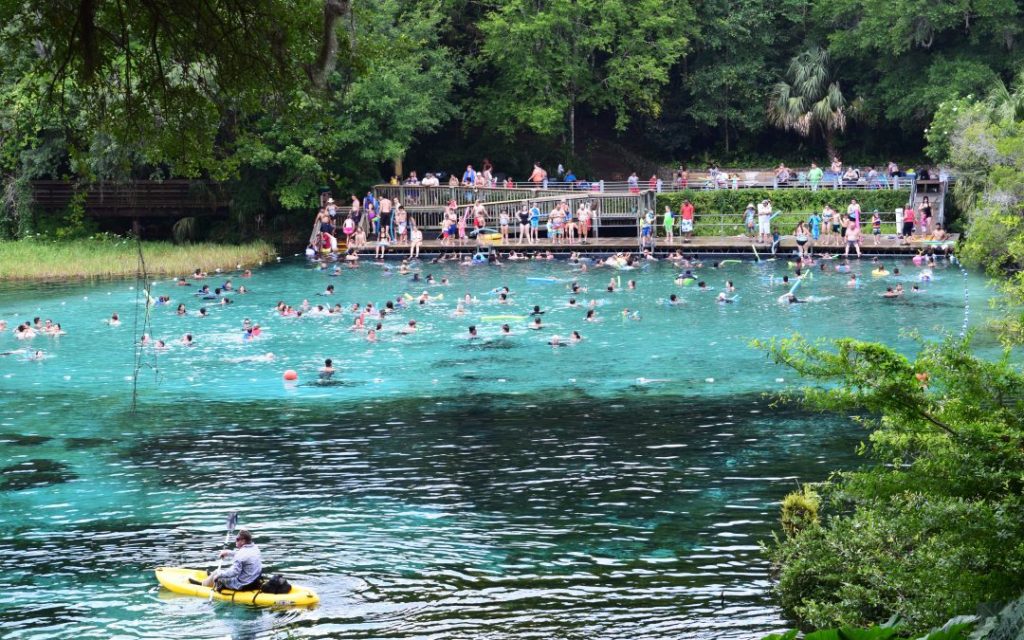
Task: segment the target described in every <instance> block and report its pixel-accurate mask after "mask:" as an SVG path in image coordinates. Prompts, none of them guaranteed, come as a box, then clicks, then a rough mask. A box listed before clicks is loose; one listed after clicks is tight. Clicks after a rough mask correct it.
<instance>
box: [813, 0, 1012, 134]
mask: <svg viewBox="0 0 1024 640" xmlns="http://www.w3.org/2000/svg"><path fill="white" fill-rule="evenodd" d="M1020 11H1021V8H1020V5H1019V3H1017V2H1014V1H1013V0H991V1H986V2H975V1H971V0H953V1H951V2H928V1H927V0H895V1H890V0H833V1H830V2H816V3H814V11H813V23H814V25H815V29H816V31H817V33H818V34H819V35H820V36H821V37H823V38H826V39H827V41H828V50H829V53H831V54H832V58H833V61H834V62H835V64H836V65H837V68H838V69H839V70H840V71H841V73H842V76H843V80H844V86H848V87H851V88H853V89H854V90H855V92H856V94H857V95H859V96H861V97H862V98H863V99H864V100H865V108H864V110H863V113H864V114H866V115H868V116H870V117H872V118H873V119H874V120H875V121H876V122H877V123H883V122H888V123H893V124H895V125H897V126H899V127H901V128H902V129H904V130H905V131H907V132H910V133H912V134H916V133H917V132H919V131H920V130H921V129H923V128H924V127H926V126H927V125H928V123H929V122H930V121H931V118H932V115H933V114H934V113H935V110H936V108H937V107H938V105H939V104H940V103H941V102H943V101H945V100H949V99H952V98H954V97H956V96H960V95H967V94H969V93H974V94H981V93H985V92H987V90H988V87H990V86H991V83H992V81H993V80H995V79H996V78H997V77H1003V78H1004V79H1008V78H1009V77H1010V76H1011V75H1012V74H1013V73H1014V70H1015V69H1016V68H1017V67H1018V66H1019V65H1020V62H1021V60H1022V54H1024V51H1022V49H1021V47H1020V46H1019V39H1020V38H1019V36H1020V33H1021V19H1020V17H1021V14H1020Z"/></svg>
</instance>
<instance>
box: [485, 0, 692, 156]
mask: <svg viewBox="0 0 1024 640" xmlns="http://www.w3.org/2000/svg"><path fill="white" fill-rule="evenodd" d="M692 18H693V14H692V12H691V10H690V7H689V4H687V3H686V2H683V1H682V0H638V1H636V2H626V0H605V1H601V0H577V1H574V2H567V1H565V0H509V1H507V2H502V3H500V4H494V5H492V6H491V9H490V10H489V11H488V13H486V15H485V16H484V17H483V19H482V21H481V22H480V24H479V28H480V31H481V34H482V45H481V50H480V60H479V61H478V64H479V67H478V77H486V78H489V79H490V81H489V82H486V83H484V84H483V86H481V87H480V90H479V91H478V92H477V97H476V99H475V100H474V101H473V103H474V105H473V108H472V112H471V113H472V116H473V118H474V120H475V121H476V122H478V123H480V124H481V125H483V126H487V127H493V128H495V129H497V130H498V131H500V132H502V133H503V134H505V135H506V136H508V137H510V138H511V137H513V136H515V135H516V134H517V133H518V132H519V131H520V130H522V129H527V130H530V131H533V132H535V133H538V134H541V135H544V136H549V137H563V139H564V140H565V142H566V146H567V147H568V148H569V151H570V153H571V154H575V149H576V117H577V111H578V109H579V108H580V107H586V108H587V109H589V110H590V111H591V112H594V113H597V112H601V111H604V110H609V111H611V112H612V113H614V115H615V126H616V129H617V130H619V131H621V130H623V129H625V127H626V126H627V125H628V124H629V122H630V120H631V119H632V118H633V117H634V116H636V115H639V114H645V115H650V116H654V117H657V116H658V115H659V114H660V112H661V99H662V90H663V88H664V87H665V86H666V85H667V83H668V80H669V70H670V69H671V68H672V66H673V65H674V64H675V63H676V61H678V60H679V59H680V57H681V56H682V55H683V54H684V53H685V52H686V50H687V47H688V46H689V42H690V37H689V36H690V26H689V25H690V24H692Z"/></svg>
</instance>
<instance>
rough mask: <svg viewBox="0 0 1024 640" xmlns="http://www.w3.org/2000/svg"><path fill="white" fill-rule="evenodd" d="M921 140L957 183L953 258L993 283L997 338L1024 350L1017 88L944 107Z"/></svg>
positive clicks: (1023, 201)
mask: <svg viewBox="0 0 1024 640" xmlns="http://www.w3.org/2000/svg"><path fill="white" fill-rule="evenodd" d="M926 135H927V138H928V152H929V153H930V154H931V155H932V157H933V158H934V159H935V160H936V161H937V162H941V163H946V164H948V165H949V166H950V167H951V169H952V172H953V173H954V174H955V175H956V183H955V186H954V190H953V193H954V195H955V197H956V199H957V202H958V204H959V205H960V209H961V210H962V211H963V212H964V219H965V227H966V229H965V230H966V232H967V233H966V239H965V240H964V242H963V243H962V245H961V247H960V249H959V250H958V255H959V256H961V258H962V259H963V260H964V261H965V262H967V263H969V264H973V265H977V266H980V267H982V268H984V269H985V270H986V271H987V272H988V273H989V274H990V275H992V276H993V277H994V278H995V279H996V283H997V286H999V287H1000V288H1001V289H1002V291H1003V292H1004V293H1005V294H1006V297H1005V298H1002V299H1001V301H1000V302H1001V303H1002V304H1003V306H1004V307H1005V308H1006V311H1007V315H1006V317H1005V320H1004V321H1003V322H1002V323H1001V328H1002V329H1003V331H1002V335H1003V337H1004V338H1005V339H1006V340H1008V341H1011V342H1017V343H1021V342H1024V312H1022V311H1021V305H1022V303H1024V80H1022V81H1019V82H1018V83H1017V84H1016V85H1013V86H1011V87H1009V88H1008V87H1006V86H1005V85H1003V84H1002V83H998V84H997V85H996V87H995V88H994V89H993V90H992V91H991V93H989V94H988V95H987V96H979V97H977V98H974V97H968V98H961V99H958V100H950V101H948V102H945V103H943V104H942V105H941V106H940V107H939V109H938V111H937V112H936V115H935V118H934V120H933V121H932V125H931V127H929V128H928V130H927V134H926Z"/></svg>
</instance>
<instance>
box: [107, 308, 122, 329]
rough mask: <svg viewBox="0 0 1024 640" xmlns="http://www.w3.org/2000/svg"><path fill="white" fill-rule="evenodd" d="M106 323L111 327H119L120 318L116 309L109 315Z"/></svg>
mask: <svg viewBox="0 0 1024 640" xmlns="http://www.w3.org/2000/svg"><path fill="white" fill-rule="evenodd" d="M107 324H109V325H110V326H112V327H120V326H121V318H119V317H118V316H117V312H116V311H115V312H114V315H112V316H110V319H109V320H107Z"/></svg>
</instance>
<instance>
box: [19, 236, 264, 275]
mask: <svg viewBox="0 0 1024 640" xmlns="http://www.w3.org/2000/svg"><path fill="white" fill-rule="evenodd" d="M142 255H143V257H144V259H145V264H146V271H147V272H148V273H150V274H154V275H174V276H177V275H183V276H184V275H189V274H191V273H193V272H194V271H195V270H196V269H202V270H203V271H214V270H216V269H222V270H230V269H235V268H237V267H238V265H241V266H242V267H243V268H246V267H255V266H257V265H260V264H262V263H264V262H266V261H267V260H270V259H272V258H273V257H274V255H275V251H274V247H273V246H271V245H270V244H267V243H266V242H262V241H257V242H250V243H248V244H241V245H226V244H211V243H202V244H184V245H176V244H172V243H170V242H143V243H142ZM138 270H139V252H138V245H137V244H136V242H135V240H129V239H123V238H108V237H104V238H90V239H85V240H67V241H54V240H41V239H34V240H18V241H9V242H0V280H54V279H67V278H96V277H108V278H117V277H129V276H135V275H136V274H137V273H138Z"/></svg>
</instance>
